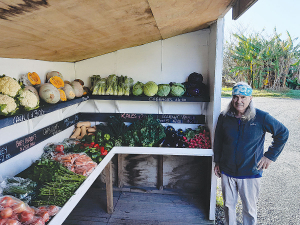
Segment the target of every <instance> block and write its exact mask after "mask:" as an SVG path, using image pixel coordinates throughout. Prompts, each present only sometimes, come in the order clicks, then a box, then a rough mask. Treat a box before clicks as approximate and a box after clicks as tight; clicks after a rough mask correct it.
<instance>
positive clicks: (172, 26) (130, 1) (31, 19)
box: [0, 0, 232, 62]
mask: <svg viewBox="0 0 300 225" xmlns="http://www.w3.org/2000/svg"><path fill="white" fill-rule="evenodd" d="M231 2H232V0H1V1H0V28H1V29H0V57H3V58H25V59H39V60H46V61H64V62H76V61H80V60H83V59H87V58H91V57H95V56H99V55H103V54H106V53H109V52H113V51H116V50H118V49H124V48H128V47H133V46H138V45H142V44H145V43H149V42H153V41H157V40H162V39H166V38H170V37H173V36H176V35H179V34H183V33H187V32H191V31H196V30H199V29H203V28H207V27H208V26H209V25H210V24H211V23H212V22H214V21H215V20H217V19H218V17H220V15H222V14H224V13H225V12H226V11H227V10H228V9H229V8H230V6H231V5H230V4H231Z"/></svg>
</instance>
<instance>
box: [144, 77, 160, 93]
mask: <svg viewBox="0 0 300 225" xmlns="http://www.w3.org/2000/svg"><path fill="white" fill-rule="evenodd" d="M143 91H144V94H145V95H147V96H149V97H151V96H154V95H156V93H157V91H158V86H157V84H156V83H155V82H153V81H149V82H147V83H146V84H145V85H144V89H143Z"/></svg>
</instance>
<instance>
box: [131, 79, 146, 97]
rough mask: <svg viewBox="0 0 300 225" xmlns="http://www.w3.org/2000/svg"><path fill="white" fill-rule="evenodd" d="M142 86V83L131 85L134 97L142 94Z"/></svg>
mask: <svg viewBox="0 0 300 225" xmlns="http://www.w3.org/2000/svg"><path fill="white" fill-rule="evenodd" d="M143 86H144V84H143V83H142V82H139V81H138V82H136V83H135V85H133V87H132V94H133V95H135V96H139V95H141V94H143Z"/></svg>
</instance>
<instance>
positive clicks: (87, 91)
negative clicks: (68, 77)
mask: <svg viewBox="0 0 300 225" xmlns="http://www.w3.org/2000/svg"><path fill="white" fill-rule="evenodd" d="M89 93H90V89H89V88H88V87H85V86H84V87H83V95H87V94H89Z"/></svg>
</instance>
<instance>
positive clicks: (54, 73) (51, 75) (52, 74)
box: [46, 71, 64, 81]
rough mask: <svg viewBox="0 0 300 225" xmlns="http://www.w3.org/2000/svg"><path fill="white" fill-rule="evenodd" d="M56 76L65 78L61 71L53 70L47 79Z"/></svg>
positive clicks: (47, 75)
mask: <svg viewBox="0 0 300 225" xmlns="http://www.w3.org/2000/svg"><path fill="white" fill-rule="evenodd" d="M54 76H57V77H60V78H61V79H62V80H64V78H63V75H62V74H61V73H60V72H58V71H51V72H48V73H47V74H46V81H48V80H50V78H51V77H54Z"/></svg>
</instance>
